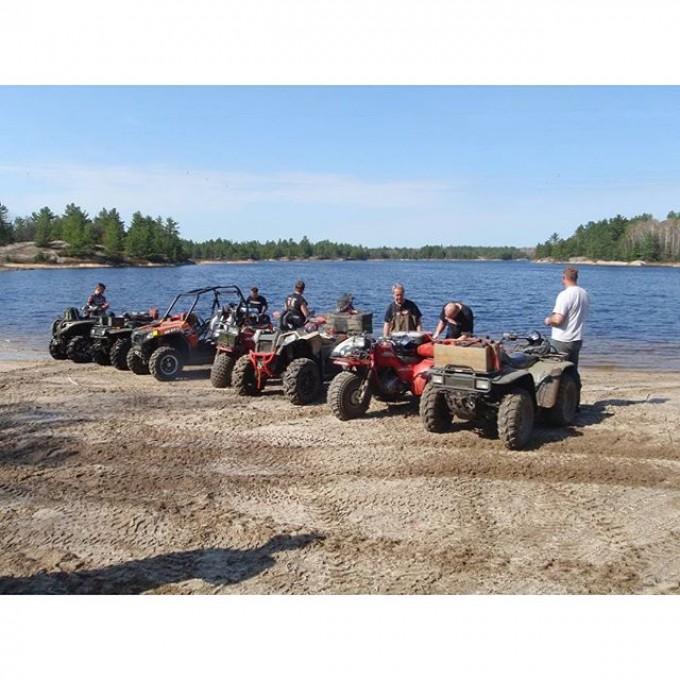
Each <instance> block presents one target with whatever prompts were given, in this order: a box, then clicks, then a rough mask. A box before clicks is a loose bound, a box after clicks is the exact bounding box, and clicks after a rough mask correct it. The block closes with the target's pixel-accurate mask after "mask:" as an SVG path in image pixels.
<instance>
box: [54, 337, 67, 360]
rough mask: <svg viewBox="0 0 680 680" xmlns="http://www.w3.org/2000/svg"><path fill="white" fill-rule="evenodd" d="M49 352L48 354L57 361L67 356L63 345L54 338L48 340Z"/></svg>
mask: <svg viewBox="0 0 680 680" xmlns="http://www.w3.org/2000/svg"><path fill="white" fill-rule="evenodd" d="M49 352H50V356H51V357H52V358H53V359H57V360H58V361H62V360H63V359H66V358H68V357H67V356H66V351H65V350H64V346H63V345H62V344H61V343H60V342H57V341H56V340H50V346H49Z"/></svg>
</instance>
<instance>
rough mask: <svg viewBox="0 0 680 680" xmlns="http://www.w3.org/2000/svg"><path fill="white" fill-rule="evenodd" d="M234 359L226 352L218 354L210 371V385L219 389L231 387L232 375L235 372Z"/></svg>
mask: <svg viewBox="0 0 680 680" xmlns="http://www.w3.org/2000/svg"><path fill="white" fill-rule="evenodd" d="M234 363H235V362H234V357H233V356H231V355H230V354H227V353H226V352H218V353H217V354H216V355H215V359H214V360H213V364H212V368H211V369H210V384H211V385H212V386H213V387H217V388H218V389H223V388H225V387H231V375H232V373H233V371H234Z"/></svg>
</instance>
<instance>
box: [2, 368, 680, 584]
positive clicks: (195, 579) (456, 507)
mask: <svg viewBox="0 0 680 680" xmlns="http://www.w3.org/2000/svg"><path fill="white" fill-rule="evenodd" d="M208 374H209V368H208V367H199V368H194V369H188V370H187V371H186V372H185V376H184V377H183V378H182V379H181V380H178V381H176V382H172V383H160V382H157V381H156V380H155V379H153V378H152V377H150V376H135V375H133V374H131V373H129V372H120V371H116V370H115V369H113V368H110V367H100V366H97V365H95V364H92V365H77V364H73V363H71V362H69V361H53V360H50V359H47V360H32V361H4V362H0V426H1V429H0V449H1V453H0V518H1V522H0V524H1V525H2V527H3V530H2V532H1V533H0V593H82V594H85V593H127V594H136V593H156V594H160V593H164V594H172V593H203V594H207V593H239V594H250V593H261V594H269V593H276V594H288V593H297V594H302V593H313V594H331V593H335V594H342V593H354V594H367V593H381V594H392V593H394V594H463V593H465V594H474V593H478V594H482V593H504V594H539V593H540V594H568V593H574V594H575V593H600V594H609V593H616V594H627V593H644V594H659V593H678V592H680V520H679V519H678V518H679V513H678V511H679V509H680V445H679V443H680V435H678V429H679V426H680V375H679V374H675V373H665V374H657V373H644V372H624V371H620V370H616V371H614V370H607V369H585V370H583V371H582V374H583V383H584V389H583V406H582V409H581V412H580V413H579V414H578V417H577V421H576V423H575V424H574V425H573V426H570V427H566V428H551V427H548V426H544V425H543V424H539V425H538V426H537V427H536V430H535V435H534V438H533V440H532V443H531V445H530V447H529V448H528V450H526V451H520V452H509V451H506V450H505V449H504V448H503V447H502V446H501V444H500V443H499V441H498V440H497V439H494V438H492V437H490V436H489V434H488V433H485V432H482V431H478V430H476V429H474V428H473V427H472V426H471V425H470V424H466V423H462V422H460V423H458V424H457V425H455V428H454V430H453V431H452V432H449V433H446V434H431V433H428V432H426V431H425V430H424V428H423V427H422V424H421V422H420V417H419V415H418V411H417V407H416V405H415V403H414V402H413V401H411V402H404V403H400V404H391V405H388V404H385V403H381V402H373V404H372V406H371V408H370V410H369V413H368V414H367V417H366V418H364V419H361V420H357V421H353V422H349V423H345V422H340V421H338V420H336V419H335V418H334V417H333V416H332V415H331V414H330V412H329V410H328V408H327V406H326V404H325V402H323V401H322V402H319V403H317V404H313V405H311V406H306V407H296V406H293V405H291V404H290V403H289V402H288V401H287V400H286V399H285V398H284V396H283V394H282V392H281V390H280V389H279V387H278V386H276V385H271V386H270V387H268V388H267V390H266V391H265V393H264V394H263V395H262V396H260V397H256V398H248V397H237V396H236V395H235V394H234V393H233V392H232V391H231V390H229V389H225V390H217V389H215V388H213V387H212V386H211V385H210V382H209V380H208Z"/></svg>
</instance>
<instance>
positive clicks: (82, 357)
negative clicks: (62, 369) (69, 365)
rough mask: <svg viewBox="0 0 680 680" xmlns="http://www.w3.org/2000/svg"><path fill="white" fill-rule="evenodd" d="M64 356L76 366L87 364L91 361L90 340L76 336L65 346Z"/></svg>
mask: <svg viewBox="0 0 680 680" xmlns="http://www.w3.org/2000/svg"><path fill="white" fill-rule="evenodd" d="M66 356H67V357H68V358H69V359H70V360H71V361H73V362H74V363H76V364H87V363H89V362H90V361H92V350H91V348H90V340H89V338H86V337H85V336H84V335H76V337H75V338H71V339H70V340H69V342H68V345H66Z"/></svg>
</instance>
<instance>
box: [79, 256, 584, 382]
mask: <svg viewBox="0 0 680 680" xmlns="http://www.w3.org/2000/svg"><path fill="white" fill-rule="evenodd" d="M562 284H563V286H564V289H563V290H562V291H561V292H560V293H559V295H558V296H557V299H556V300H555V305H554V307H553V311H552V313H551V314H549V315H548V316H546V317H545V319H544V321H543V323H544V324H545V325H546V326H549V327H550V328H552V337H551V344H552V345H553V346H554V347H555V348H556V349H557V350H558V351H560V352H563V353H564V354H566V355H567V358H568V360H569V361H571V362H572V363H573V364H574V366H575V367H576V368H577V383H578V391H579V395H580V391H581V381H580V377H578V360H579V354H580V352H581V347H582V345H583V328H584V325H585V322H586V319H587V318H588V312H589V309H590V299H589V296H588V293H587V291H586V290H585V289H584V288H581V287H580V286H579V285H578V270H577V269H575V268H574V267H567V268H566V269H565V270H564V271H563V272H562ZM105 290H106V286H105V285H104V284H103V283H98V284H97V287H96V288H95V289H94V293H93V294H92V295H90V297H89V298H88V300H87V304H88V305H89V306H91V307H94V308H96V309H97V310H99V313H102V312H104V311H105V310H107V309H108V307H109V305H108V303H107V301H106V297H104V291H105ZM304 292H305V282H304V281H303V280H302V279H299V280H298V281H296V282H295V289H294V291H293V293H292V294H291V295H289V296H288V297H287V298H286V300H285V303H284V309H283V312H282V313H281V317H280V326H281V328H282V329H284V330H289V329H295V328H301V327H302V326H304V325H305V323H306V322H307V320H308V319H309V316H310V312H309V306H308V303H307V300H306V299H305V297H304ZM248 305H249V307H251V308H252V309H254V310H256V311H257V313H258V314H260V315H261V314H265V313H266V311H267V309H268V306H269V305H268V303H267V300H266V298H265V297H264V296H263V295H260V291H259V290H258V288H257V287H256V286H253V287H252V288H251V289H250V295H249V297H248ZM337 311H340V312H352V311H355V310H354V307H353V305H352V297H351V296H350V295H349V294H345V295H344V296H343V297H342V298H341V299H340V300H338V310H337ZM422 316H423V315H422V313H421V311H420V309H419V308H418V305H417V304H416V303H415V302H413V301H412V300H409V299H408V298H407V297H406V291H405V289H404V286H403V285H402V284H401V283H395V284H394V285H393V286H392V302H391V303H390V304H389V305H388V307H387V310H386V311H385V317H384V319H383V336H388V335H391V334H392V333H398V332H403V331H422V330H423V328H422ZM473 334H474V313H473V311H472V309H470V307H469V306H468V305H466V304H464V303H463V302H461V301H459V300H451V301H449V302H447V303H446V304H444V306H443V307H442V309H441V313H440V314H439V320H438V322H437V327H436V328H435V330H434V333H433V334H432V337H433V339H435V340H437V339H440V338H441V339H449V338H454V339H455V338H459V337H461V336H466V335H473Z"/></svg>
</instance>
